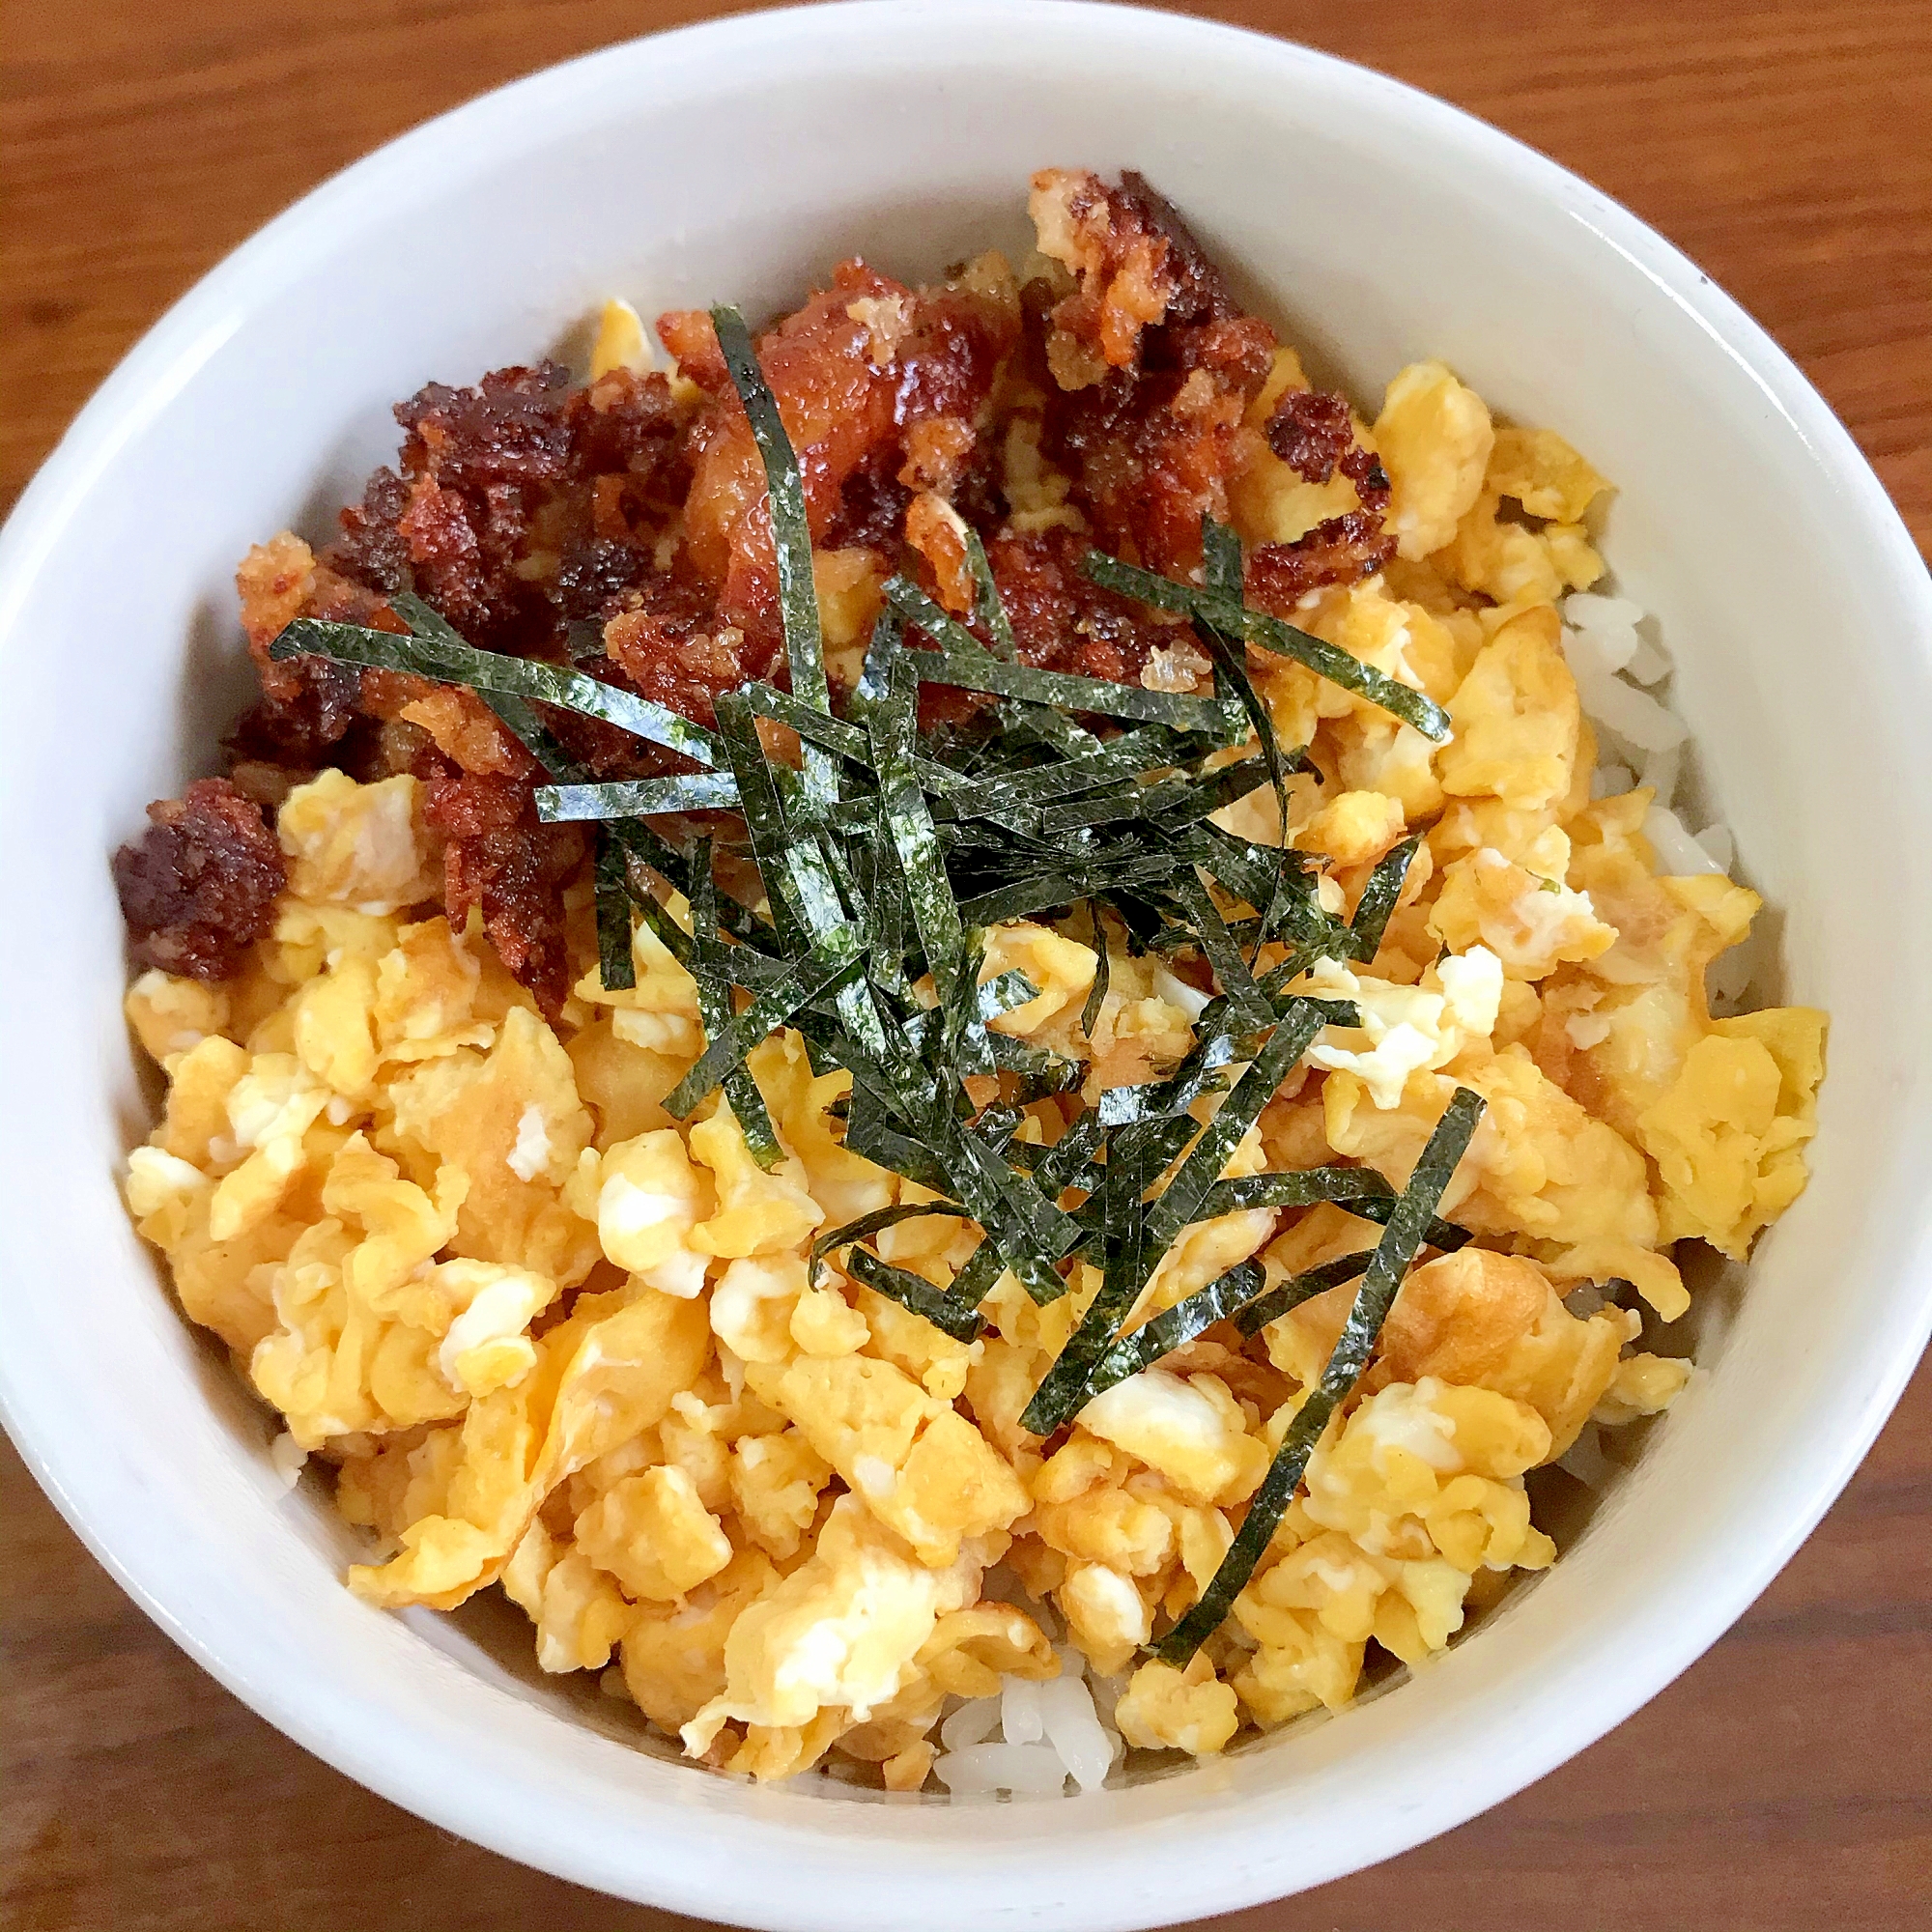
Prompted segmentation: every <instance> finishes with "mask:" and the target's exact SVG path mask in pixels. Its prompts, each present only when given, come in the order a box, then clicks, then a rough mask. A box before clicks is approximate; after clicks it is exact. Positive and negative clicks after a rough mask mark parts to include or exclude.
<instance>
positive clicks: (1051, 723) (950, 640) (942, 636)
mask: <svg viewBox="0 0 1932 1932" xmlns="http://www.w3.org/2000/svg"><path fill="white" fill-rule="evenodd" d="M881 594H882V595H883V596H884V598H885V600H886V608H887V609H888V610H889V611H893V612H894V613H895V615H896V616H897V617H898V618H899V620H900V622H901V623H903V624H908V625H910V626H912V628H913V629H915V630H917V631H922V632H923V633H924V634H925V636H927V637H928V638H930V639H932V640H933V642H934V643H936V644H938V645H939V646H940V648H941V650H943V651H946V652H949V653H951V654H952V655H954V656H956V657H957V658H959V659H960V660H961V661H962V662H966V663H977V662H981V661H983V662H985V663H987V664H998V663H1000V662H1001V660H1000V659H998V658H995V657H994V656H993V654H992V653H991V652H990V651H989V650H987V648H986V646H985V645H984V644H982V643H981V642H980V639H978V638H976V637H975V636H974V635H973V633H972V632H971V631H969V630H968V629H967V628H966V626H965V625H964V624H962V623H961V622H960V621H959V620H958V618H956V617H954V616H952V615H951V614H949V613H948V612H947V611H943V610H942V609H941V608H940V607H939V606H938V605H937V604H935V603H934V602H933V600H932V599H931V598H930V597H928V596H927V595H926V594H925V592H924V591H923V590H922V589H921V588H920V587H919V585H918V584H916V583H914V582H912V581H911V580H910V579H909V578H906V577H902V576H900V575H898V574H897V573H896V572H895V573H894V575H893V576H891V577H889V578H887V579H886V581H885V583H884V584H883V586H882V587H881ZM928 655H929V653H928ZM985 689H988V690H990V689H992V687H991V686H987V687H985ZM1020 719H1021V721H1022V722H1024V723H1025V724H1026V725H1028V726H1029V727H1030V728H1031V729H1032V730H1033V731H1034V732H1035V734H1036V735H1037V737H1038V738H1039V739H1040V740H1041V742H1043V743H1045V744H1049V745H1055V746H1058V747H1059V748H1060V749H1061V750H1062V751H1064V752H1096V751H1098V750H1099V749H1100V741H1099V739H1097V738H1096V737H1094V734H1093V733H1092V732H1091V731H1089V730H1087V729H1085V728H1084V727H1083V726H1081V725H1076V724H1075V723H1074V722H1073V720H1072V719H1070V718H1066V717H1063V716H1062V715H1061V713H1060V712H1058V711H1056V710H1054V709H1053V707H1052V706H1051V705H1050V704H1039V703H1031V704H1027V705H1026V706H1024V707H1023V709H1022V711H1021V713H1020Z"/></svg>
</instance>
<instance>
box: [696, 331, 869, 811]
mask: <svg viewBox="0 0 1932 1932" xmlns="http://www.w3.org/2000/svg"><path fill="white" fill-rule="evenodd" d="M711 325H712V327H714V328H716V329H717V331H718V347H719V348H720V349H721V350H722V351H723V352H724V355H725V368H726V369H728V370H729V371H730V374H731V384H732V386H733V387H734V388H735V389H736V390H737V391H738V400H739V401H740V402H741V403H743V404H744V406H745V420H746V421H747V422H749V423H750V424H751V426H752V440H753V441H754V442H755V443H756V444H757V445H758V455H759V457H760V458H761V459H762V460H763V463H764V466H765V488H766V491H767V494H768V497H769V500H770V504H771V522H772V549H773V552H774V554H775V555H776V557H777V560H778V572H779V616H780V620H781V623H782V625H783V628H784V641H785V662H786V664H787V665H788V666H789V667H790V669H791V688H792V695H793V696H795V697H797V698H799V699H800V700H801V701H802V702H803V703H806V704H809V705H810V706H811V708H812V709H813V710H814V711H823V712H830V711H831V709H832V694H831V693H830V691H829V690H828V689H827V688H826V683H825V638H824V633H823V631H822V630H821V628H820V625H819V616H818V591H817V588H816V586H815V585H814V584H813V582H812V580H811V526H810V524H808V523H807V521H806V515H805V479H804V477H803V476H802V474H801V473H800V471H799V467H798V452H797V451H796V450H795V449H793V448H792V446H791V438H790V437H789V436H788V435H787V434H786V433H785V426H784V418H783V417H782V416H781V415H780V413H779V406H778V399H777V398H776V397H775V396H774V395H773V394H772V392H771V389H770V387H769V386H768V385H767V384H766V382H765V372H764V371H763V370H762V369H761V368H759V366H758V357H757V352H756V351H755V350H753V347H752V335H751V331H750V330H749V329H748V328H747V327H745V318H744V317H743V316H742V315H740V314H739V313H738V311H737V310H736V309H735V308H733V307H731V306H730V305H729V304H728V303H725V302H720V303H719V304H718V305H717V306H716V307H714V308H713V309H712V311H711ZM805 788H806V794H807V796H808V797H809V798H810V800H811V802H812V803H813V805H815V806H826V805H830V804H831V803H832V801H833V800H834V799H835V798H837V797H838V771H837V768H836V767H835V766H834V764H833V762H832V760H831V758H830V757H828V756H827V755H826V753H825V752H824V751H823V750H822V749H821V748H820V747H819V746H816V745H813V744H810V743H808V744H807V745H806V748H805Z"/></svg>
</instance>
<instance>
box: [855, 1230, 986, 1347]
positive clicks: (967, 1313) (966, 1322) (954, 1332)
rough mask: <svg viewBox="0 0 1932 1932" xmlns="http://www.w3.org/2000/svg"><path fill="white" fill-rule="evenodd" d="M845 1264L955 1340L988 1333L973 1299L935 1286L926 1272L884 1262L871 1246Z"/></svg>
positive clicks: (870, 1285) (869, 1285) (859, 1277)
mask: <svg viewBox="0 0 1932 1932" xmlns="http://www.w3.org/2000/svg"><path fill="white" fill-rule="evenodd" d="M845 1266H846V1269H847V1271H848V1272H849V1273H850V1274H851V1276H852V1279H853V1280H854V1281H858V1282H863V1283H864V1284H865V1285H866V1287H867V1288H869V1289H871V1290H873V1291H874V1293H879V1294H883V1295H885V1296H887V1297H888V1298H889V1299H890V1300H893V1301H896V1302H897V1303H898V1304H899V1306H900V1307H901V1308H909V1309H911V1310H912V1312H913V1313H914V1314H915V1315H918V1316H922V1317H923V1318H924V1320H926V1321H930V1322H931V1323H932V1325H933V1326H934V1327H935V1328H937V1329H938V1330H939V1331H940V1332H941V1333H942V1334H946V1335H951V1336H952V1339H953V1340H954V1341H955V1342H977V1341H978V1340H979V1339H980V1336H981V1335H983V1334H984V1333H985V1332H986V1324H985V1322H984V1321H982V1320H981V1319H980V1314H979V1311H978V1310H977V1309H975V1308H974V1306H973V1304H972V1303H971V1302H970V1301H966V1300H964V1299H963V1298H960V1297H956V1296H954V1295H952V1294H950V1293H948V1292H947V1291H946V1290H945V1289H941V1288H934V1287H933V1285H932V1284H931V1283H930V1282H929V1281H927V1280H926V1279H925V1277H924V1276H923V1275H917V1274H914V1273H912V1272H911V1271H910V1270H909V1269H907V1268H900V1267H894V1266H893V1264H891V1263H890V1262H882V1261H881V1260H880V1259H879V1258H878V1256H877V1255H875V1254H873V1253H872V1252H871V1250H870V1249H868V1248H854V1249H853V1250H852V1252H851V1253H850V1254H849V1255H847V1256H846V1258H845Z"/></svg>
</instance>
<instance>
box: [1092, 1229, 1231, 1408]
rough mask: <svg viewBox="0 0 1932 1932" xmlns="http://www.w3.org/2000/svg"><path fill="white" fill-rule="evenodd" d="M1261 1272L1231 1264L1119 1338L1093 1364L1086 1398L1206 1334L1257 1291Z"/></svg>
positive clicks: (1146, 1367) (1150, 1365)
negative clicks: (1203, 1284) (1221, 1272)
mask: <svg viewBox="0 0 1932 1932" xmlns="http://www.w3.org/2000/svg"><path fill="white" fill-rule="evenodd" d="M1266 1278H1267V1277H1266V1273H1265V1271H1264V1268H1263V1267H1262V1264H1261V1263H1260V1262H1256V1261H1246V1262H1236V1264H1235V1265H1234V1266H1233V1267H1231V1268H1230V1269H1229V1270H1228V1271H1227V1273H1226V1274H1224V1275H1218V1276H1216V1277H1215V1279H1214V1280H1212V1281H1210V1282H1209V1283H1208V1286H1207V1287H1206V1288H1198V1289H1196V1290H1195V1291H1194V1293H1192V1294H1190V1295H1187V1296H1186V1297H1185V1298H1184V1299H1182V1300H1180V1301H1177V1302H1176V1303H1175V1304H1174V1306H1173V1307H1172V1308H1169V1309H1165V1310H1163V1311H1162V1313H1160V1314H1159V1315H1156V1316H1155V1317H1154V1318H1153V1320H1152V1321H1148V1322H1144V1323H1143V1324H1142V1325H1141V1326H1140V1327H1138V1328H1136V1329H1135V1330H1134V1331H1133V1332H1132V1334H1130V1335H1122V1337H1121V1338H1120V1340H1119V1341H1118V1342H1116V1343H1115V1344H1114V1345H1113V1347H1112V1348H1110V1349H1109V1350H1107V1352H1106V1353H1105V1354H1104V1355H1102V1356H1101V1357H1100V1359H1099V1360H1098V1361H1097V1362H1095V1363H1094V1369H1093V1373H1092V1374H1091V1375H1090V1376H1089V1377H1088V1378H1087V1400H1088V1401H1089V1402H1092V1401H1093V1400H1094V1397H1095V1396H1096V1395H1098V1394H1100V1393H1101V1391H1102V1390H1104V1389H1110V1388H1112V1387H1113V1386H1114V1384H1115V1383H1116V1382H1123V1381H1125V1380H1126V1379H1127V1378H1128V1377H1129V1376H1137V1375H1139V1374H1140V1372H1141V1371H1142V1370H1143V1369H1151V1367H1152V1366H1153V1365H1154V1363H1156V1362H1157V1361H1159V1360H1160V1358H1161V1357H1162V1356H1163V1355H1171V1354H1173V1352H1174V1351H1175V1350H1177V1349H1183V1348H1185V1347H1186V1346H1187V1344H1188V1343H1189V1342H1191V1341H1193V1340H1194V1338H1195V1337H1196V1336H1197V1335H1201V1334H1205V1333H1206V1332H1207V1331H1208V1329H1209V1328H1211V1327H1213V1325H1214V1324H1215V1322H1217V1321H1226V1320H1227V1318H1228V1317H1229V1316H1230V1315H1232V1314H1234V1312H1235V1311H1236V1309H1237V1308H1240V1307H1241V1306H1242V1305H1243V1304H1244V1303H1246V1302H1250V1301H1252V1300H1253V1299H1254V1298H1255V1296H1256V1295H1258V1294H1259V1293H1261V1291H1262V1283H1263V1282H1264V1280H1266Z"/></svg>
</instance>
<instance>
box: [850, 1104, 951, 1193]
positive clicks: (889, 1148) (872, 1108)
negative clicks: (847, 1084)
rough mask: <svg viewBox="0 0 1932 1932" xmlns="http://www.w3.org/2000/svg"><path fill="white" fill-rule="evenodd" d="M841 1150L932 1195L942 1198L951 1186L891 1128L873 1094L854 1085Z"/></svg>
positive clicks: (917, 1147) (918, 1148)
mask: <svg viewBox="0 0 1932 1932" xmlns="http://www.w3.org/2000/svg"><path fill="white" fill-rule="evenodd" d="M845 1149H846V1151H847V1152H848V1153H856V1154H863V1155H864V1156H865V1158H866V1159H867V1160H869V1161H872V1162H873V1163H875V1164H876V1165H877V1166H879V1167H884V1168H890V1169H891V1170H892V1172H893V1173H895V1174H897V1175H902V1176H904V1178H905V1179H908V1180H916V1181H918V1183H919V1184H920V1185H921V1186H922V1187H930V1188H932V1189H933V1190H934V1192H936V1193H942V1194H943V1193H944V1192H945V1191H946V1189H947V1188H949V1187H950V1186H951V1185H952V1181H951V1180H950V1179H948V1177H947V1174H946V1171H945V1170H944V1169H943V1168H942V1167H941V1166H940V1164H939V1163H938V1161H936V1160H935V1159H934V1158H933V1157H932V1154H931V1153H930V1151H928V1150H927V1149H925V1148H924V1147H923V1146H922V1145H921V1144H920V1143H919V1142H918V1141H916V1140H913V1139H911V1138H910V1137H909V1136H907V1135H905V1134H902V1133H900V1132H899V1130H898V1129H897V1128H896V1127H895V1126H894V1125H893V1124H892V1122H891V1121H890V1120H889V1118H888V1117H887V1114H886V1110H885V1108H884V1107H883V1106H882V1105H881V1104H880V1102H879V1098H878V1095H877V1094H876V1093H875V1092H874V1091H873V1090H872V1089H871V1088H869V1087H866V1086H861V1085H858V1084H856V1083H855V1084H854V1086H853V1089H852V1106H851V1111H850V1113H849V1115H848V1116H847V1119H846V1122H845Z"/></svg>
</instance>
